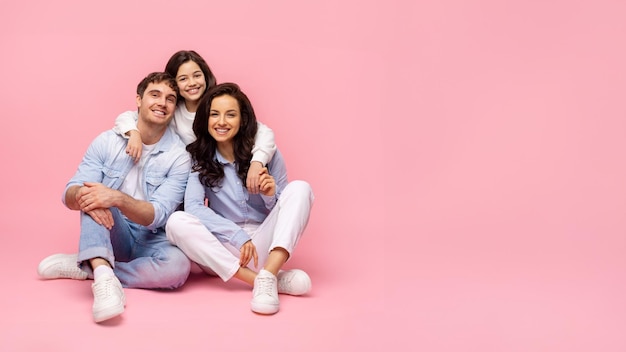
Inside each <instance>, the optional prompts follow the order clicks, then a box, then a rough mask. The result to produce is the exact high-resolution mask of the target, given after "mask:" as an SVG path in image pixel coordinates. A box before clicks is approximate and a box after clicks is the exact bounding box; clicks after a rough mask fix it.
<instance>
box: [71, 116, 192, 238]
mask: <svg viewBox="0 0 626 352" xmlns="http://www.w3.org/2000/svg"><path fill="white" fill-rule="evenodd" d="M127 143H128V139H126V138H124V137H122V136H120V135H119V134H116V133H115V132H113V130H108V131H105V132H102V133H101V134H100V135H99V136H98V137H96V138H95V139H94V140H93V142H91V144H90V145H89V148H88V149H87V152H86V153H85V155H84V156H83V160H82V161H81V163H80V165H79V166H78V170H77V171H76V173H75V174H74V177H72V179H71V180H70V181H69V182H68V183H67V185H66V186H65V191H64V192H63V196H62V201H63V204H65V193H66V192H67V190H68V188H70V187H71V186H75V185H79V186H82V185H83V183H84V182H99V183H102V184H104V185H105V186H107V187H109V188H112V189H119V188H120V186H121V185H122V182H123V181H124V178H125V177H126V175H128V172H129V171H130V169H131V168H132V167H133V159H132V158H131V157H130V156H128V154H126V145H127ZM190 168H191V161H190V157H189V153H187V151H186V150H185V145H184V144H183V142H182V141H181V140H180V138H179V137H178V136H177V135H176V134H175V133H174V132H173V131H172V129H171V128H166V129H165V134H164V135H163V137H161V140H159V142H157V144H156V145H155V148H154V149H153V150H152V152H150V154H149V155H148V159H147V160H146V163H145V166H144V175H143V177H144V181H145V182H144V189H143V192H144V194H145V195H146V198H147V199H146V200H147V201H148V202H150V203H152V205H153V206H154V219H153V221H152V223H151V224H150V225H148V226H147V228H148V229H150V230H155V229H157V228H159V227H163V226H165V222H166V221H167V218H168V217H169V216H170V215H171V214H172V213H173V212H174V211H175V210H176V208H177V207H178V205H179V204H180V203H182V201H183V197H184V194H185V186H186V184H187V179H188V177H189V170H190Z"/></svg>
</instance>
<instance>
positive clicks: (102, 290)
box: [94, 278, 113, 298]
mask: <svg viewBox="0 0 626 352" xmlns="http://www.w3.org/2000/svg"><path fill="white" fill-rule="evenodd" d="M111 281H112V280H111V278H105V279H103V280H102V281H101V282H98V283H96V284H95V285H94V296H97V297H99V298H106V297H108V296H110V295H111V290H112V289H113V283H112V282H111Z"/></svg>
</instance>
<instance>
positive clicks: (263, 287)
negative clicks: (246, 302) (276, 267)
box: [250, 269, 280, 314]
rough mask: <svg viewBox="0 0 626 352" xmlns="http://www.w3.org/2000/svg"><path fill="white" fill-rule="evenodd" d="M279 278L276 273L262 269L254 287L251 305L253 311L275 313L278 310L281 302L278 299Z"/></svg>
mask: <svg viewBox="0 0 626 352" xmlns="http://www.w3.org/2000/svg"><path fill="white" fill-rule="evenodd" d="M277 281H278V280H277V279H276V276H274V274H272V273H270V272H269V271H267V270H265V269H261V271H259V274H258V275H257V276H256V278H255V279H254V289H252V301H251V302H250V306H251V308H252V311H253V312H255V313H259V314H274V313H276V312H278V308H279V305H280V302H279V301H278V284H277V283H276V282H277Z"/></svg>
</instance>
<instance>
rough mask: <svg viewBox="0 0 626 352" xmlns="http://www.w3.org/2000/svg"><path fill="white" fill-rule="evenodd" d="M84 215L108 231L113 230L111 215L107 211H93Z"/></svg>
mask: <svg viewBox="0 0 626 352" xmlns="http://www.w3.org/2000/svg"><path fill="white" fill-rule="evenodd" d="M86 213H87V214H89V216H91V218H92V219H93V220H94V221H95V222H97V223H98V224H100V225H102V226H104V227H106V228H107V229H109V230H110V229H112V228H113V225H115V223H114V222H113V214H111V211H110V210H109V209H94V210H91V211H88V212H86Z"/></svg>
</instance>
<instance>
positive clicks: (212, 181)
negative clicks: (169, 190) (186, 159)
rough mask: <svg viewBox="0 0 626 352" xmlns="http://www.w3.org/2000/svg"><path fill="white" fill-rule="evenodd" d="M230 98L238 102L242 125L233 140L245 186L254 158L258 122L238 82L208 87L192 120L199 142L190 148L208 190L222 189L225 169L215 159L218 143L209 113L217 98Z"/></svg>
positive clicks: (194, 167)
mask: <svg viewBox="0 0 626 352" xmlns="http://www.w3.org/2000/svg"><path fill="white" fill-rule="evenodd" d="M223 95H229V96H231V97H233V98H235V99H236V100H237V102H238V103H239V111H240V113H241V126H240V127H239V131H238V132H237V134H236V135H235V137H234V138H233V150H234V152H235V164H236V165H237V175H238V176H239V178H240V179H241V181H242V182H243V184H244V185H245V184H246V176H247V173H248V169H249V168H250V160H251V159H252V147H254V137H255V136H256V132H257V121H256V116H255V114H254V109H253V108H252V104H250V100H249V99H248V97H247V96H246V95H245V94H244V93H243V92H242V91H241V89H240V88H239V86H238V85H237V84H235V83H221V84H218V85H216V86H214V87H211V88H209V89H208V90H207V91H206V93H204V96H203V97H202V98H201V99H200V102H199V103H198V110H197V111H196V118H195V119H194V121H193V132H194V134H195V135H196V140H195V141H194V142H192V143H191V144H189V145H188V146H187V151H188V152H189V154H191V158H192V160H193V166H192V171H198V172H199V173H200V182H201V183H202V184H203V185H205V186H207V187H219V186H220V182H221V181H222V179H223V178H224V167H223V165H222V164H220V163H219V162H218V161H217V160H216V159H215V153H216V151H217V142H216V141H215V139H214V138H213V136H211V134H209V113H210V111H211V102H212V101H213V99H214V98H216V97H219V96H223Z"/></svg>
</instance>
